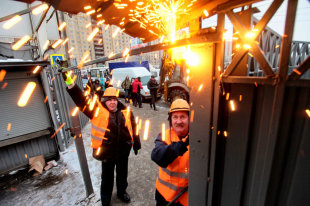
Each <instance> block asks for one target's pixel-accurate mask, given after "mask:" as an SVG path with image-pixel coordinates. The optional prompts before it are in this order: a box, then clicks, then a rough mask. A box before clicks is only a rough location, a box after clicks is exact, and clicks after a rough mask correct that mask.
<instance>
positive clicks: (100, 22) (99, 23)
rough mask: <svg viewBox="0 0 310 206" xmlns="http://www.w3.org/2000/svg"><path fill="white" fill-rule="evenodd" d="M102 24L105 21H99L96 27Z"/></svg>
mask: <svg viewBox="0 0 310 206" xmlns="http://www.w3.org/2000/svg"><path fill="white" fill-rule="evenodd" d="M104 22H105V20H104V19H103V20H101V21H98V23H97V26H99V25H101V24H103V23H104Z"/></svg>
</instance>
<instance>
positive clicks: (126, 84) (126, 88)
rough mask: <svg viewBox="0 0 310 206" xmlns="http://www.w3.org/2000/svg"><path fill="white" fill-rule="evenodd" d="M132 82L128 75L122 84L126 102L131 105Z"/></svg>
mask: <svg viewBox="0 0 310 206" xmlns="http://www.w3.org/2000/svg"><path fill="white" fill-rule="evenodd" d="M130 85H131V82H130V80H129V76H128V75H127V76H126V78H125V80H124V81H123V82H122V88H123V89H124V91H125V102H126V103H129V90H130Z"/></svg>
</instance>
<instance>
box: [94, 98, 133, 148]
mask: <svg viewBox="0 0 310 206" xmlns="http://www.w3.org/2000/svg"><path fill="white" fill-rule="evenodd" d="M98 107H99V112H98V115H97V116H96V117H95V116H94V117H93V118H92V119H91V120H90V123H91V132H90V136H91V147H92V148H94V149H98V148H99V147H100V146H101V145H102V141H103V140H107V138H106V137H105V133H106V131H110V130H109V129H108V124H109V116H110V112H109V111H108V110H107V109H106V108H104V107H103V106H102V105H101V104H98ZM122 113H123V115H124V117H125V126H126V127H127V129H128V131H129V133H130V136H131V139H132V140H133V131H132V125H131V121H130V112H127V111H126V110H122Z"/></svg>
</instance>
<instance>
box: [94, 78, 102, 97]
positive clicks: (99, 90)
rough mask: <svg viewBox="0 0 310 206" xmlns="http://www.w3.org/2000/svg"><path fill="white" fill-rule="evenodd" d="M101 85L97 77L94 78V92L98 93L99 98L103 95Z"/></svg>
mask: <svg viewBox="0 0 310 206" xmlns="http://www.w3.org/2000/svg"><path fill="white" fill-rule="evenodd" d="M103 87H104V86H103V85H102V84H101V83H100V81H99V79H96V80H95V82H94V84H93V89H94V93H95V94H97V95H98V97H99V99H101V97H102V96H103Z"/></svg>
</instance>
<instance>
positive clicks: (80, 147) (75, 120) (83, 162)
mask: <svg viewBox="0 0 310 206" xmlns="http://www.w3.org/2000/svg"><path fill="white" fill-rule="evenodd" d="M72 125H73V132H74V135H75V138H74V141H75V147H76V151H77V154H78V158H79V163H80V167H81V171H82V176H83V181H84V185H85V189H86V196H87V197H88V196H89V195H91V194H92V193H94V190H93V186H92V182H91V178H90V174H89V169H88V164H87V159H86V154H85V148H84V143H83V139H82V134H81V127H80V120H79V115H78V114H77V115H75V116H74V117H72Z"/></svg>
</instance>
